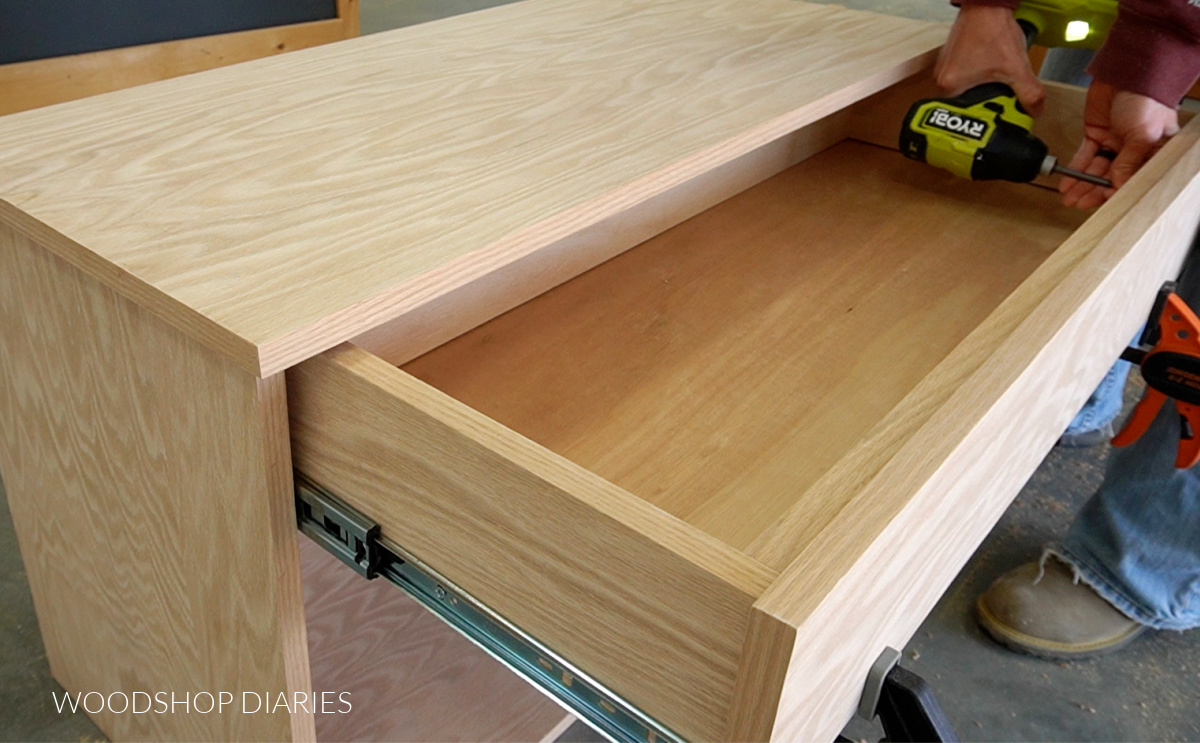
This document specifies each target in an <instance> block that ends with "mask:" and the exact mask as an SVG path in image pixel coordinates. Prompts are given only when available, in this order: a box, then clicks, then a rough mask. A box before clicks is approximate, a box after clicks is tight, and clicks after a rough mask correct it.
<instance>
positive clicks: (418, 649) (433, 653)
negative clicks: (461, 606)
mask: <svg viewBox="0 0 1200 743" xmlns="http://www.w3.org/2000/svg"><path fill="white" fill-rule="evenodd" d="M300 567H301V571H302V573H303V577H304V607H305V614H306V615H307V618H308V651H309V657H310V658H311V659H312V678H313V689H314V691H315V692H317V693H320V692H321V691H330V692H334V694H333V695H332V696H330V697H329V699H330V700H333V699H337V698H338V696H337V695H338V694H341V693H346V694H347V697H346V698H347V699H348V700H349V701H350V704H351V709H350V711H349V712H347V713H345V714H341V713H332V714H318V715H316V723H317V740H321V741H385V740H386V741H396V742H397V743H399V742H400V741H413V742H414V743H420V742H422V741H464V742H465V741H515V742H523V741H541V740H547V739H549V740H553V739H554V738H556V737H557V735H556V734H555V733H560V732H562V730H564V729H565V728H566V727H567V725H569V724H570V722H571V721H573V720H574V719H575V718H574V717H572V716H571V715H569V714H567V712H565V711H564V710H563V708H562V707H559V706H558V705H557V704H556V703H554V702H553V701H551V700H550V699H549V698H548V697H546V696H544V695H543V694H542V693H541V692H539V691H537V690H536V689H534V687H533V686H531V685H530V684H529V683H527V682H526V681H524V680H522V679H521V678H520V677H518V676H517V675H516V674H515V673H513V672H512V671H510V670H508V669H507V668H506V667H504V666H503V665H501V664H500V662H499V661H497V660H495V659H493V658H492V657H491V656H490V655H488V654H487V653H485V652H484V651H483V650H480V649H479V648H478V647H476V646H475V645H473V644H472V643H471V642H470V641H469V640H467V639H466V638H465V637H463V636H462V635H460V634H458V633H457V632H455V631H454V630H453V629H451V628H450V627H449V626H448V625H446V624H445V623H444V622H442V621H441V620H440V619H438V618H437V617H435V616H434V615H433V614H432V613H430V612H429V611H428V610H426V609H425V608H424V607H422V606H421V605H420V604H418V603H417V602H416V601H414V600H412V599H411V598H409V597H408V595H407V594H405V593H404V592H403V591H401V590H400V589H399V588H397V587H396V586H393V585H392V584H390V583H388V582H386V581H383V580H374V581H368V580H365V579H363V577H362V576H360V575H358V574H357V573H355V572H354V571H353V570H350V569H349V568H348V567H346V565H345V564H344V563H343V562H341V561H340V560H338V559H337V558H336V557H334V556H333V555H331V554H329V553H328V552H326V551H325V550H323V549H322V548H321V547H319V546H317V545H316V544H315V543H313V542H312V541H310V540H309V539H305V538H301V540H300ZM330 709H331V710H341V709H343V706H342V705H341V703H338V704H336V705H335V704H331V705H330Z"/></svg>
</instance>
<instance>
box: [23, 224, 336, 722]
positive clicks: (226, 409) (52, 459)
mask: <svg viewBox="0 0 1200 743" xmlns="http://www.w3.org/2000/svg"><path fill="white" fill-rule="evenodd" d="M0 328H3V332H2V333H0V416H3V417H2V418H0V468H2V470H3V476H4V483H5V489H6V490H7V493H8V501H9V506H10V508H11V510H12V516H13V523H14V526H15V527H16V531H17V537H18V541H19V543H20V546H21V555H22V558H23V559H24V564H25V571H26V574H27V576H28V578H29V586H30V590H31V592H32V594H33V600H34V606H35V608H36V610H37V615H38V623H39V624H40V626H41V631H42V637H43V640H44V642H45V646H46V655H47V657H48V658H49V661H50V670H51V673H53V675H54V677H55V679H57V680H58V681H59V683H61V684H62V685H63V687H64V688H65V689H66V690H67V691H68V692H71V693H74V694H78V693H87V692H100V693H102V694H104V695H107V694H109V693H112V692H123V693H124V694H126V695H130V694H132V693H133V692H145V693H149V694H155V693H158V692H166V693H170V692H174V693H175V694H176V695H177V698H179V699H182V698H183V695H184V694H196V693H197V692H208V693H210V694H216V693H218V692H220V691H227V692H230V693H231V694H235V695H237V696H238V698H240V692H241V691H242V690H255V691H273V692H275V693H276V694H279V693H285V694H289V695H290V694H291V692H293V691H303V692H305V693H307V692H308V690H309V687H310V683H309V666H308V651H307V647H306V644H305V633H304V606H303V601H302V596H301V586H300V572H299V567H298V566H299V561H298V557H297V552H296V527H295V516H294V513H295V511H294V505H293V496H292V492H291V468H290V455H289V449H288V439H287V413H286V410H285V407H284V406H285V404H286V400H285V393H284V390H283V378H282V376H276V377H272V378H270V379H267V380H260V379H257V378H255V377H254V376H252V375H250V374H248V373H246V372H245V371H244V370H242V369H240V368H237V367H236V366H235V365H233V364H232V363H230V362H229V361H228V360H226V359H222V358H220V357H219V356H218V355H217V354H216V353H214V352H212V351H211V350H209V349H207V348H204V347H202V346H200V345H199V344H197V343H196V342H194V341H192V340H190V339H189V338H187V337H186V336H184V335H183V334H182V333H180V332H179V331H177V330H175V329H173V328H171V327H169V326H167V325H166V324H165V323H163V322H161V321H160V320H158V319H157V318H155V317H153V316H151V315H150V313H148V312H147V311H145V310H143V309H141V308H139V307H137V306H136V305H134V304H133V303H131V302H130V301H128V300H127V299H124V298H123V297H121V296H119V295H118V294H117V293H116V292H114V291H112V290H111V289H108V288H106V287H104V286H101V285H100V284H98V283H97V282H95V281H93V280H91V279H90V278H88V277H87V276H85V275H83V274H82V273H81V272H79V271H78V270H76V269H75V268H73V267H71V266H70V265H68V264H67V263H66V262H65V261H63V260H61V259H59V258H56V257H55V256H54V255H52V254H51V253H49V252H48V251H45V250H43V249H42V248H41V246H39V245H38V244H36V243H35V242H33V241H32V240H30V239H29V238H28V237H26V236H25V235H22V234H19V233H16V232H14V231H13V230H11V229H9V228H8V227H5V226H0ZM127 698H128V697H127ZM119 699H120V698H119V697H118V698H117V701H116V702H115V703H116V704H118V705H119V704H120V701H119ZM204 703H206V702H202V704H204ZM90 705H91V706H92V707H93V708H94V707H95V706H96V705H97V701H96V699H95V698H94V697H93V698H92V699H91V701H90ZM106 709H107V708H106ZM239 709H240V707H239ZM93 719H94V720H95V722H96V724H97V725H99V726H100V728H101V729H102V730H104V732H105V733H106V734H107V735H108V736H109V737H110V738H112V739H114V740H135V739H139V740H146V739H150V740H247V741H250V740H281V739H289V738H290V739H295V740H311V739H312V737H313V720H312V716H311V715H306V714H304V713H298V714H294V715H290V716H289V715H287V714H277V715H268V714H258V715H255V714H240V713H238V712H237V711H234V710H233V708H226V709H225V710H224V713H223V714H215V713H210V714H202V713H200V714H198V713H194V712H193V713H185V712H183V711H178V712H176V713H174V714H137V715H135V714H131V713H125V714H121V713H112V712H107V711H106V712H104V713H100V714H98V715H95V716H94V718H93Z"/></svg>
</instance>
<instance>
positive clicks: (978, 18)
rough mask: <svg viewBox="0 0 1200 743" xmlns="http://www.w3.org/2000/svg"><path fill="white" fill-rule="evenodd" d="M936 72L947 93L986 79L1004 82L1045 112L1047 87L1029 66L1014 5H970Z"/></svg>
mask: <svg viewBox="0 0 1200 743" xmlns="http://www.w3.org/2000/svg"><path fill="white" fill-rule="evenodd" d="M933 74H934V77H935V79H936V80H937V85H938V87H939V88H941V89H942V91H944V92H945V93H946V94H948V95H958V94H960V93H963V92H965V91H967V90H970V89H971V88H973V87H975V86H976V85H982V84H983V83H1005V84H1006V85H1008V86H1009V87H1011V88H1012V89H1013V92H1014V93H1016V94H1017V100H1018V101H1020V102H1021V105H1022V106H1023V107H1024V108H1025V110H1026V111H1028V112H1029V113H1030V114H1031V115H1033V116H1039V115H1040V114H1041V113H1042V105H1043V104H1044V103H1045V100H1046V89H1045V88H1043V87H1042V84H1041V82H1039V81H1038V79H1037V75H1034V74H1033V69H1032V68H1031V67H1030V66H1029V54H1028V52H1027V50H1026V48H1025V34H1024V33H1023V32H1022V31H1021V27H1020V26H1018V25H1017V21H1016V19H1015V18H1013V14H1012V11H1011V10H1009V9H1007V8H1001V7H996V6H991V5H965V6H963V7H962V8H961V9H960V10H959V11H958V18H956V19H955V21H954V26H953V27H951V29H950V38H948V39H947V40H946V45H945V46H943V47H942V51H941V54H939V55H938V61H937V66H936V67H934V70H933Z"/></svg>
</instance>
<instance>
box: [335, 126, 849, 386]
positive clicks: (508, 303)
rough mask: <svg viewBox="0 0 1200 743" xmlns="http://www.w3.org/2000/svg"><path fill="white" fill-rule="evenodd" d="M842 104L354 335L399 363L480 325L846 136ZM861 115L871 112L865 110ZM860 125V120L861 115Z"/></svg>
mask: <svg viewBox="0 0 1200 743" xmlns="http://www.w3.org/2000/svg"><path fill="white" fill-rule="evenodd" d="M849 113H851V112H850V111H839V112H837V113H835V114H832V115H830V116H827V117H825V118H824V119H821V120H819V121H816V122H813V123H812V124H809V125H807V126H805V127H803V128H801V129H799V130H797V131H795V132H793V133H791V134H788V135H786V136H784V137H780V138H779V139H777V140H775V141H773V142H770V143H768V144H765V145H763V146H762V147H758V148H756V149H754V150H751V151H750V152H747V153H746V154H744V155H741V156H739V157H737V158H735V159H733V160H730V161H729V162H727V163H725V164H724V165H721V166H719V167H716V168H713V169H712V170H710V171H708V172H706V173H704V174H702V175H699V176H696V177H695V178H693V179H691V180H690V181H687V182H686V183H682V184H680V185H678V186H675V187H674V188H671V189H668V190H666V191H663V192H662V193H660V194H658V195H656V196H654V197H652V198H649V199H646V200H645V201H643V202H641V203H639V204H637V205H635V206H632V207H630V208H629V209H626V210H624V211H622V212H620V213H619V214H614V215H612V216H611V217H608V218H606V219H603V220H601V221H599V222H597V223H595V224H593V225H591V226H589V227H586V228H584V229H582V230H580V231H579V232H576V233H575V234H572V235H570V236H569V237H566V238H563V239H562V240H558V241H557V242H555V243H553V244H551V245H547V246H546V247H545V248H543V249H542V250H539V251H538V252H537V253H535V254H533V255H530V256H527V257H526V258H524V259H521V260H517V261H514V262H513V263H510V264H509V265H507V266H505V267H504V268H503V269H500V270H498V271H496V272H494V273H493V274H492V275H491V276H490V277H489V279H488V280H487V281H478V282H475V283H474V284H471V285H468V286H464V287H461V288H459V289H457V290H455V291H451V292H448V293H446V294H443V295H442V296H440V297H438V298H437V299H436V300H432V301H430V302H428V303H426V304H424V305H422V306H421V307H420V308H418V309H415V310H412V311H409V312H406V313H405V314H404V315H401V316H400V317H398V318H396V319H395V320H392V321H390V322H386V323H383V324H382V325H380V326H378V327H376V328H372V329H371V330H369V331H367V332H366V333H363V334H362V335H360V336H357V337H355V338H354V339H353V343H354V345H356V346H359V347H361V348H364V349H366V350H368V351H370V352H371V353H373V354H375V355H376V356H378V357H380V358H381V359H384V360H386V361H388V362H390V363H393V364H396V365H397V366H399V365H401V364H404V363H407V362H409V361H412V360H413V359H414V358H416V357H417V356H420V355H422V354H424V353H426V352H427V351H431V350H433V349H434V348H437V347H438V346H440V345H442V344H443V343H445V342H447V341H449V340H451V339H453V338H455V337H457V336H459V335H462V334H463V333H465V332H466V331H468V330H471V329H472V328H476V327H479V326H480V325H482V324H483V323H485V322H487V321H488V320H490V319H492V318H493V317H496V316H497V315H500V314H502V313H504V312H505V311H507V310H510V309H512V308H513V307H516V306H517V305H519V304H521V303H522V302H526V301H528V300H530V299H532V298H534V297H536V296H537V295H539V294H541V293H542V292H544V291H545V290H546V289H547V287H552V286H558V285H559V284H561V283H563V282H564V281H567V280H569V279H571V278H573V277H575V276H578V275H580V274H582V273H584V272H585V271H587V270H588V269H590V268H594V267H595V266H596V265H598V264H600V263H602V262H604V261H605V260H606V259H608V258H610V257H612V256H613V255H614V254H617V253H620V252H623V251H624V250H625V249H627V248H630V247H633V246H634V245H637V244H639V243H642V242H644V241H645V240H648V239H650V238H651V237H654V236H655V235H657V234H659V233H661V232H664V231H665V230H667V229H669V228H671V227H673V226H674V225H676V224H679V223H680V222H682V221H684V220H685V219H687V218H689V217H692V216H695V215H696V214H699V213H700V212H702V211H704V210H705V209H708V208H710V207H712V206H714V205H716V204H718V203H720V202H722V201H724V200H725V199H728V198H730V197H731V196H735V195H737V194H739V193H741V192H742V191H745V190H746V189H748V188H750V187H751V186H754V185H755V184H757V183H761V182H762V181H764V180H766V179H767V178H769V177H771V176H773V175H775V174H777V173H779V172H781V171H783V170H786V169H787V168H788V167H790V166H792V165H795V164H796V163H798V162H801V161H802V160H804V159H806V158H808V157H810V156H812V155H814V154H816V153H817V152H820V151H821V150H823V149H825V148H827V147H831V146H832V145H835V144H837V143H838V142H840V141H842V140H843V139H845V138H846V130H847V121H848V114H849ZM862 118H866V117H865V116H864V117H862ZM855 123H856V125H860V126H861V125H862V124H861V123H860V121H859V120H857V119H856V121H855Z"/></svg>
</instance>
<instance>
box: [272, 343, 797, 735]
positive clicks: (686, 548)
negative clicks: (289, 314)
mask: <svg viewBox="0 0 1200 743" xmlns="http://www.w3.org/2000/svg"><path fill="white" fill-rule="evenodd" d="M288 387H289V410H290V416H291V422H292V441H293V455H294V457H295V462H296V466H297V468H298V469H300V470H301V471H303V472H304V473H305V474H306V475H308V476H310V477H312V478H313V479H314V480H315V481H317V482H318V483H321V484H323V485H325V486H326V487H328V488H330V489H331V491H332V492H334V493H335V494H336V495H338V496H339V497H341V498H343V499H344V500H345V501H347V502H348V503H350V504H351V505H353V506H354V507H355V508H357V509H359V510H360V511H362V512H363V513H365V514H366V515H367V516H368V517H370V518H371V519H373V520H375V521H377V522H378V523H379V524H380V525H381V527H382V536H383V537H385V538H388V539H391V540H393V541H395V542H396V543H397V544H402V545H404V547H405V549H407V550H410V551H411V552H412V553H413V554H414V555H416V556H417V557H418V558H420V559H421V560H423V561H425V562H427V563H428V564H429V565H430V566H431V567H433V568H434V569H435V570H439V571H442V570H445V571H447V574H448V575H453V580H454V581H455V583H456V584H457V585H459V586H461V587H462V588H463V589H464V590H465V591H467V592H468V593H470V594H471V595H473V596H475V597H477V598H478V599H479V600H480V601H482V602H483V603H484V604H485V605H487V606H489V607H490V608H492V609H494V610H496V611H497V612H498V613H500V614H501V615H502V616H504V617H505V618H506V619H508V620H509V621H511V622H513V623H514V624H516V625H517V626H518V627H521V628H522V629H523V630H525V631H526V632H529V633H530V634H531V635H533V636H534V637H536V638H538V639H539V640H540V641H542V642H544V643H545V644H546V645H547V646H549V647H550V648H552V649H554V650H555V651H556V652H558V653H560V654H561V655H562V656H563V657H564V658H566V659H567V660H569V661H571V662H572V663H575V664H576V665H578V666H579V667H581V668H583V669H585V670H586V671H587V672H588V673H589V674H591V675H592V676H594V677H595V678H597V679H598V680H599V681H601V682H602V683H604V684H606V685H608V686H610V687H611V688H612V689H613V690H614V691H616V692H617V693H618V694H621V695H622V696H624V697H625V698H628V699H632V700H635V701H636V703H637V704H638V705H639V706H640V707H641V708H642V709H643V710H644V711H645V712H646V713H648V714H650V715H651V716H653V717H655V718H657V719H660V720H661V721H662V722H663V723H665V724H667V725H668V726H670V727H671V728H673V729H675V730H677V731H678V732H679V733H680V734H682V735H684V736H685V737H688V738H694V739H705V740H709V739H713V738H716V737H719V736H720V735H721V733H722V732H723V730H724V727H725V714H726V710H727V709H728V708H729V702H730V695H731V693H732V688H733V683H734V673H735V671H736V668H737V663H738V658H739V656H740V653H741V646H742V640H743V637H744V636H745V631H746V621H747V618H748V617H749V609H750V606H751V604H752V603H753V602H754V601H755V599H756V598H757V597H758V596H759V595H760V594H761V593H762V591H764V590H765V589H766V587H767V585H768V584H769V583H770V581H771V580H772V579H773V578H774V577H775V573H774V572H773V571H770V570H767V569H766V568H764V567H763V566H761V565H759V564H758V563H756V562H754V561H753V560H750V559H748V558H746V557H745V556H743V555H742V554H740V553H738V552H736V551H735V550H732V549H730V548H729V547H728V546H726V545H724V544H722V543H720V542H719V541H717V540H715V539H713V538H712V537H709V536H707V535H706V534H704V533H702V532H699V531H697V530H695V529H693V528H691V527H689V526H688V525H687V524H685V523H683V522H681V521H679V520H677V519H675V518H673V517H671V516H669V515H668V514H666V513H664V512H662V511H661V510H659V509H656V508H654V507H653V506H651V505H649V504H647V503H646V502H644V501H642V500H640V499H638V498H636V497H635V496H633V495H630V494H629V493H626V492H624V491H622V490H620V489H619V488H617V487H615V486H613V485H611V484H609V483H607V482H605V481H603V480H601V479H600V478H598V477H596V476H595V475H593V474H591V473H589V472H586V471H584V470H582V469H581V468H579V467H577V466H575V465H573V464H572V463H570V462H567V461H565V460H563V459H562V458H560V457H558V456H556V455H554V454H553V453H551V452H549V451H546V450H545V449H543V448H541V447H539V446H537V445H536V444H534V443H533V442H531V441H529V440H527V439H524V438H522V437H520V436H517V435H516V434H514V433H513V432H512V431H509V430H508V429H505V428H504V427H502V426H500V425H499V424H497V423H495V422H493V421H491V420H489V419H487V418H486V417H485V416H483V415H481V414H479V413H477V412H476V411H473V410H470V409H469V408H467V407H466V406H465V405H462V404H461V403H458V402H457V401H455V400H453V399H451V398H449V397H447V396H446V395H444V394H442V393H440V392H438V391H437V390H435V389H433V388H431V387H429V386H427V385H425V384H424V383H422V382H420V381H418V380H416V379H414V378H413V377H411V376H409V375H407V374H404V373H403V372H401V371H399V370H398V369H396V368H395V367H393V366H391V365H389V364H388V363H387V362H385V361H383V360H381V359H379V358H377V357H375V356H372V355H370V354H369V353H367V352H366V351H363V350H361V349H358V348H356V347H353V346H345V347H342V348H338V349H335V350H333V351H330V352H328V353H325V354H322V355H321V356H318V357H316V358H313V359H310V360H309V361H306V362H305V363H303V364H301V365H299V366H297V367H296V368H294V369H292V370H289V372H288ZM664 674H669V677H667V678H666V679H665V680H664Z"/></svg>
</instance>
